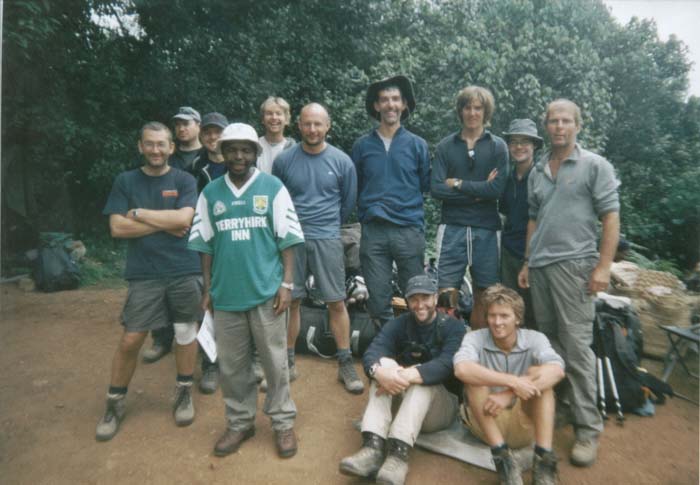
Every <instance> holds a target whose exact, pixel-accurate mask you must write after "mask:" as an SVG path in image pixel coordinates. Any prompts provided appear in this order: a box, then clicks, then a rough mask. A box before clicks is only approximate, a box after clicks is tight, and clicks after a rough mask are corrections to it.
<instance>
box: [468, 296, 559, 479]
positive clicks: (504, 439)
mask: <svg viewBox="0 0 700 485" xmlns="http://www.w3.org/2000/svg"><path fill="white" fill-rule="evenodd" d="M483 301H484V308H486V320H487V322H488V328H484V329H481V330H476V331H473V332H469V333H468V334H467V335H466V336H465V337H464V340H463V341H462V346H461V347H460V348H459V351H458V352H457V353H456V354H455V357H454V366H455V375H456V376H457V377H458V378H459V379H460V380H461V381H462V382H464V384H465V390H466V396H467V403H468V405H467V406H465V408H466V411H467V420H468V423H467V426H468V427H469V429H470V430H471V432H472V433H473V434H474V435H475V436H477V437H478V438H480V439H481V440H483V441H484V442H486V443H487V444H488V445H489V446H490V447H491V453H492V454H493V460H494V462H495V464H496V470H497V471H498V474H499V476H500V479H501V483H503V484H508V485H515V484H522V478H521V477H520V469H519V468H518V466H517V463H516V462H515V461H514V460H513V455H512V453H511V451H510V447H513V448H520V447H523V446H526V445H529V444H530V443H532V438H533V434H534V439H535V440H534V441H535V457H534V463H533V470H534V471H533V483H535V484H550V483H552V484H553V483H555V480H556V467H557V458H556V455H555V454H554V452H553V451H552V436H553V434H554V406H555V402H554V391H553V389H552V388H553V387H554V385H555V384H556V383H557V382H559V381H560V380H562V379H563V378H564V360H563V359H562V358H561V357H560V356H559V355H558V354H557V353H556V352H555V351H554V349H553V348H552V346H551V344H550V343H549V340H547V337H546V336H545V335H544V334H543V333H540V332H537V331H535V330H527V329H522V328H519V326H520V324H521V323H522V320H523V313H524V303H523V299H522V298H521V297H520V295H518V293H517V292H515V291H514V290H511V289H510V288H506V287H505V286H502V285H500V284H499V285H494V286H491V287H490V288H488V289H487V290H486V291H485V292H484V300H483Z"/></svg>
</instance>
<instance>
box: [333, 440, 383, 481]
mask: <svg viewBox="0 0 700 485" xmlns="http://www.w3.org/2000/svg"><path fill="white" fill-rule="evenodd" d="M383 462H384V439H383V438H382V437H380V436H379V435H377V434H374V433H370V432H369V431H365V432H364V433H362V448H360V450H359V451H358V452H357V453H355V454H354V455H351V456H346V457H345V458H343V459H342V460H341V461H340V465H339V469H340V473H343V474H345V475H354V476H357V477H362V478H371V477H374V476H375V475H376V474H377V472H378V471H379V469H380V468H381V466H382V463H383Z"/></svg>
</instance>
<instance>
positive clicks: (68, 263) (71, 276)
mask: <svg viewBox="0 0 700 485" xmlns="http://www.w3.org/2000/svg"><path fill="white" fill-rule="evenodd" d="M43 236H45V237H43ZM59 236H60V237H59ZM65 241H66V237H64V235H62V234H60V233H43V234H42V247H41V248H40V249H39V255H38V257H37V258H36V260H35V261H34V271H33V276H34V281H35V282H36V286H37V288H39V289H40V290H42V291H45V292H53V291H61V290H74V289H76V288H77V287H78V285H79V284H80V269H79V268H78V265H76V264H75V262H74V261H73V260H72V259H71V258H70V256H69V255H68V253H67V252H66V250H65V249H64V246H65Z"/></svg>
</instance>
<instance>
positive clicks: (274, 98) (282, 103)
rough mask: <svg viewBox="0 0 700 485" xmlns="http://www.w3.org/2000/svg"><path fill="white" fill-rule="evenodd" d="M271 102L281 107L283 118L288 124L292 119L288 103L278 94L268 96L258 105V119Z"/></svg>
mask: <svg viewBox="0 0 700 485" xmlns="http://www.w3.org/2000/svg"><path fill="white" fill-rule="evenodd" d="M271 104H276V105H277V106H279V107H280V108H282V112H283V113H284V119H285V121H286V122H287V124H289V123H290V122H291V120H292V113H291V110H290V107H289V103H288V102H287V101H285V99H284V98H280V97H279V96H268V98H267V99H266V100H265V101H263V102H262V104H261V105H260V119H262V118H263V117H264V116H265V110H266V109H267V107H268V106H270V105H271Z"/></svg>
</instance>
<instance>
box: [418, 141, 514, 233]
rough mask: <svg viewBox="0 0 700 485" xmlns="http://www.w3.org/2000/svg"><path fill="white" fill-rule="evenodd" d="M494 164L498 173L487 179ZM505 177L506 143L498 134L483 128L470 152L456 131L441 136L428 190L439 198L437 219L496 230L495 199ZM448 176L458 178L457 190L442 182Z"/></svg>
mask: <svg viewBox="0 0 700 485" xmlns="http://www.w3.org/2000/svg"><path fill="white" fill-rule="evenodd" d="M494 168H495V169H498V176H497V177H496V178H495V179H494V180H493V181H491V182H487V181H486V180H487V178H488V176H489V174H490V173H491V171H492V170H493V169H494ZM507 177H508V147H507V145H506V142H505V141H503V139H501V138H500V137H498V136H496V135H493V134H491V132H489V131H486V130H485V131H484V133H483V134H482V135H481V137H480V138H479V139H478V140H477V141H476V144H475V145H474V150H473V156H472V155H470V154H469V150H468V148H467V144H466V143H465V142H464V140H462V138H461V137H460V132H457V133H453V134H451V135H449V136H447V137H445V138H444V139H443V140H442V141H441V142H440V143H438V146H437V148H436V152H435V160H434V161H433V176H432V180H431V184H430V193H431V194H432V195H433V197H434V198H435V199H438V200H441V201H442V211H441V215H440V223H441V224H454V225H459V226H474V227H481V228H483V229H490V230H492V231H498V230H499V229H500V228H501V219H500V218H499V217H498V209H497V205H498V204H497V203H498V199H499V198H500V197H501V194H502V193H503V189H504V188H505V185H506V179H507ZM448 178H456V179H460V180H462V186H461V187H460V188H459V190H455V189H453V188H452V187H448V186H447V185H445V179H448Z"/></svg>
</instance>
